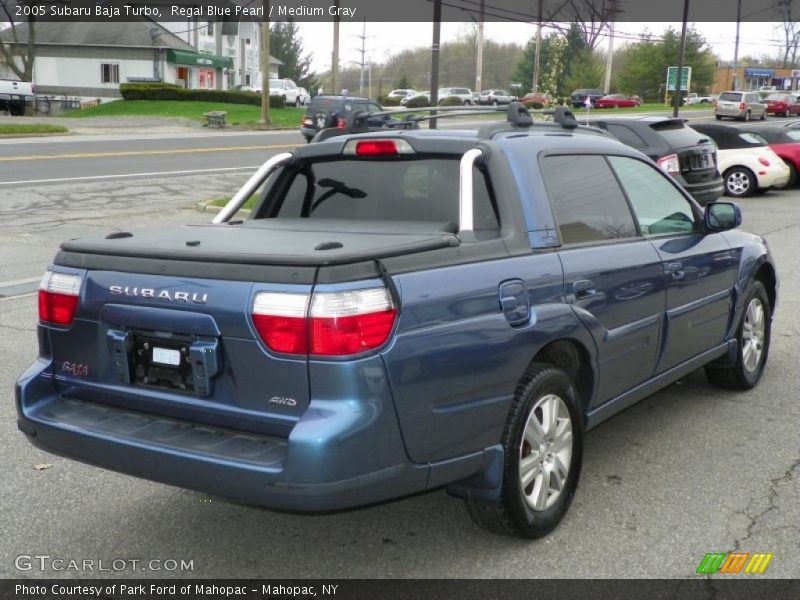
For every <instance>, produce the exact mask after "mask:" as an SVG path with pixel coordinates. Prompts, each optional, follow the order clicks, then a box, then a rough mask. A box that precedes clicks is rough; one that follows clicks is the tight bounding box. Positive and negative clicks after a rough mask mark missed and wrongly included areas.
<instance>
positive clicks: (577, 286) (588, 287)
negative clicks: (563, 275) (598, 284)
mask: <svg viewBox="0 0 800 600" xmlns="http://www.w3.org/2000/svg"><path fill="white" fill-rule="evenodd" d="M572 291H573V293H574V294H575V297H576V298H589V297H591V296H594V295H595V294H596V293H597V289H595V287H594V283H593V282H592V281H591V280H589V279H579V280H578V281H576V282H575V283H573V284H572Z"/></svg>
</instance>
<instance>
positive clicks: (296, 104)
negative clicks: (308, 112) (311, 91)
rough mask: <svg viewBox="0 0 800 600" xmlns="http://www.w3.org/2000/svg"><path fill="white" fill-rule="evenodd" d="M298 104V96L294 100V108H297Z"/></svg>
mask: <svg viewBox="0 0 800 600" xmlns="http://www.w3.org/2000/svg"><path fill="white" fill-rule="evenodd" d="M300 104H301V102H300V96H298V97H297V98H295V99H294V107H295V108H298V107H299V106H300Z"/></svg>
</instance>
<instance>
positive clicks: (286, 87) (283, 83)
mask: <svg viewBox="0 0 800 600" xmlns="http://www.w3.org/2000/svg"><path fill="white" fill-rule="evenodd" d="M300 90H301V88H299V87H297V84H296V83H295V82H294V81H292V80H291V79H270V80H269V95H270V96H281V97H282V98H283V100H284V102H286V106H300V105H301V104H302V100H303V97H302V92H301V91H300ZM307 95H308V92H306V96H307Z"/></svg>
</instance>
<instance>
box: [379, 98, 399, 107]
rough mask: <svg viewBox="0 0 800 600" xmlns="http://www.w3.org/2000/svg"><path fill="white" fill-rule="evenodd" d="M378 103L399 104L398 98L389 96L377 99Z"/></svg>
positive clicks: (382, 104) (383, 104) (386, 104)
mask: <svg viewBox="0 0 800 600" xmlns="http://www.w3.org/2000/svg"><path fill="white" fill-rule="evenodd" d="M378 104H380V105H381V106H400V98H389V97H388V96H384V97H382V98H380V99H379V102H378Z"/></svg>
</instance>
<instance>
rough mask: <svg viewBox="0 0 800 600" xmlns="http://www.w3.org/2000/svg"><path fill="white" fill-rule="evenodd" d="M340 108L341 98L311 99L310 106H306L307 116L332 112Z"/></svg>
mask: <svg viewBox="0 0 800 600" xmlns="http://www.w3.org/2000/svg"><path fill="white" fill-rule="evenodd" d="M341 106H342V100H341V98H325V97H322V98H320V97H319V96H317V97H316V98H312V99H311V104H309V105H308V112H309V114H311V113H315V112H330V111H332V110H339V109H341Z"/></svg>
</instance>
